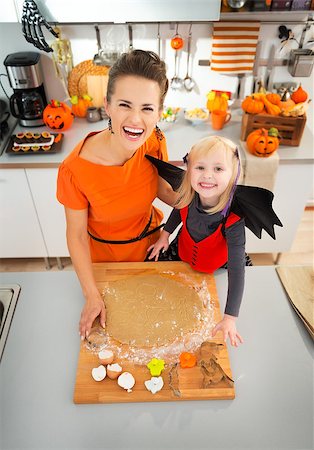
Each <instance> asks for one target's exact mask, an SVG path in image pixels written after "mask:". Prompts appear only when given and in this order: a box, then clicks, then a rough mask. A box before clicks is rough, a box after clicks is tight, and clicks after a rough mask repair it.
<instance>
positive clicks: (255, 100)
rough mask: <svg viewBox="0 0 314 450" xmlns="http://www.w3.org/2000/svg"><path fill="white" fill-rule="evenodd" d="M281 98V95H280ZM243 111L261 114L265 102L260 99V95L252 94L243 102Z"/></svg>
mask: <svg viewBox="0 0 314 450" xmlns="http://www.w3.org/2000/svg"><path fill="white" fill-rule="evenodd" d="M279 100H280V97H279ZM241 106H242V109H243V111H245V112H247V113H249V114H259V113H261V112H262V111H263V109H264V102H263V100H261V99H260V97H259V95H254V94H253V95H250V96H248V97H246V98H245V99H244V100H243V102H242V105H241Z"/></svg>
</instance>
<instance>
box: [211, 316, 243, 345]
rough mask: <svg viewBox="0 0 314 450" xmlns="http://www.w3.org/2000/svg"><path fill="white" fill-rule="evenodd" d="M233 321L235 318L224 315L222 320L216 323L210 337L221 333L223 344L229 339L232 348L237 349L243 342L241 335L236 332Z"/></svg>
mask: <svg viewBox="0 0 314 450" xmlns="http://www.w3.org/2000/svg"><path fill="white" fill-rule="evenodd" d="M235 321H236V317H234V316H229V314H225V315H224V318H223V319H222V320H221V321H220V322H218V323H217V325H216V326H215V328H214V329H213V331H212V337H214V336H215V335H216V333H217V331H222V333H223V338H224V341H225V342H226V341H227V339H228V337H229V339H230V343H231V345H233V346H234V347H238V345H239V344H243V342H244V341H243V339H242V337H241V335H240V334H239V333H238V332H237V327H236V323H235Z"/></svg>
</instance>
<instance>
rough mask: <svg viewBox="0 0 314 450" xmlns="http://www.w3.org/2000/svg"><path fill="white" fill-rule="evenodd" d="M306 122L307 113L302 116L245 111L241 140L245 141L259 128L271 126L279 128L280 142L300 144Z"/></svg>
mask: <svg viewBox="0 0 314 450" xmlns="http://www.w3.org/2000/svg"><path fill="white" fill-rule="evenodd" d="M305 123H306V115H304V116H300V117H283V116H271V115H270V114H248V113H243V116H242V127H241V140H242V141H245V140H246V138H247V136H248V135H249V134H250V133H251V131H254V130H257V129H258V128H266V129H267V130H269V128H271V127H275V128H277V129H278V131H279V134H280V136H281V139H280V144H282V145H291V146H296V147H297V146H298V145H300V142H301V138H302V135H303V130H304V127H305Z"/></svg>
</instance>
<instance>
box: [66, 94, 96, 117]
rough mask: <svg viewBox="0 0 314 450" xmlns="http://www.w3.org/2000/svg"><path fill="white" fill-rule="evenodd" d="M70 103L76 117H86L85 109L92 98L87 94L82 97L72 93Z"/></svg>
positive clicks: (90, 103) (89, 104)
mask: <svg viewBox="0 0 314 450" xmlns="http://www.w3.org/2000/svg"><path fill="white" fill-rule="evenodd" d="M71 103H72V112H73V114H74V115H75V116H76V117H86V114H87V109H88V108H89V107H90V106H93V104H92V98H91V97H90V96H89V95H87V94H86V95H83V96H82V97H78V96H77V95H73V96H72V97H71Z"/></svg>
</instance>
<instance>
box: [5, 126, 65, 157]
mask: <svg viewBox="0 0 314 450" xmlns="http://www.w3.org/2000/svg"><path fill="white" fill-rule="evenodd" d="M62 139H63V134H62V133H49V131H43V132H42V133H37V132H30V131H28V132H26V133H17V134H13V135H12V136H11V138H10V139H9V142H8V145H7V147H6V150H5V151H6V153H8V154H11V155H32V154H33V155H34V154H37V155H38V154H40V153H57V152H58V151H60V149H61V144H62Z"/></svg>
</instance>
